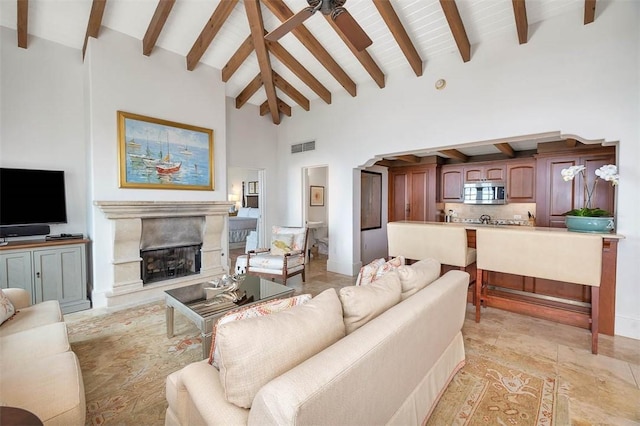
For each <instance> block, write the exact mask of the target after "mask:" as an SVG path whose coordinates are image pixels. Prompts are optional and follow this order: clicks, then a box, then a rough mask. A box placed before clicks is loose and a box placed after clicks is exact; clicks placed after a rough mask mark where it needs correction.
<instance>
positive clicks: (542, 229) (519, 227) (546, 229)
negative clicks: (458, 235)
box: [397, 220, 625, 240]
mask: <svg viewBox="0 0 640 426" xmlns="http://www.w3.org/2000/svg"><path fill="white" fill-rule="evenodd" d="M397 222H401V223H429V224H432V225H442V226H462V227H464V228H465V229H478V228H487V227H490V228H503V229H507V230H509V229H511V230H513V229H516V230H520V231H531V232H569V231H568V230H567V228H550V227H546V226H526V225H498V224H493V225H491V224H489V225H485V224H482V223H469V222H428V221H420V220H399V221H397ZM593 235H600V236H602V238H611V239H616V240H622V239H624V238H625V237H624V235H620V234H593Z"/></svg>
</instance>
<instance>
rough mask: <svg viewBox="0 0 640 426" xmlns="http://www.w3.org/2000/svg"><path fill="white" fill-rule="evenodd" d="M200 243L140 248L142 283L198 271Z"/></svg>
mask: <svg viewBox="0 0 640 426" xmlns="http://www.w3.org/2000/svg"><path fill="white" fill-rule="evenodd" d="M201 247H202V244H197V245H190V246H183V247H169V248H161V249H154V250H141V251H140V255H141V257H142V265H141V269H142V270H141V271H140V275H141V276H142V283H143V284H149V283H153V282H156V281H162V280H168V279H172V278H178V277H184V276H187V275H192V274H197V273H199V272H200V262H201V259H200V248H201Z"/></svg>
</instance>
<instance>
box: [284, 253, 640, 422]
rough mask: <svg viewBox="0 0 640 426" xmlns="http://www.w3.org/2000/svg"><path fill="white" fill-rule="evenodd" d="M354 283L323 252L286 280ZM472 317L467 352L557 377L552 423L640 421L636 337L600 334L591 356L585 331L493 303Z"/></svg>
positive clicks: (319, 285)
mask: <svg viewBox="0 0 640 426" xmlns="http://www.w3.org/2000/svg"><path fill="white" fill-rule="evenodd" d="M354 282H355V278H354V277H347V276H344V275H340V274H335V273H331V272H327V271H326V257H325V256H317V257H316V258H314V259H312V260H311V262H310V263H309V267H308V268H307V276H306V282H305V283H302V280H301V277H299V276H298V277H294V279H293V280H292V281H291V282H289V283H288V285H290V286H292V287H294V288H295V289H296V293H303V292H304V293H307V292H308V293H311V294H314V295H315V294H317V293H319V292H321V291H323V290H325V289H326V288H329V287H334V288H340V287H343V286H347V285H352V284H353V283H354ZM474 318H475V309H474V308H473V306H471V305H469V306H468V310H467V318H466V321H465V323H464V326H463V329H462V333H463V336H464V338H465V349H466V351H467V353H473V354H477V355H482V356H486V357H489V358H493V359H496V360H498V361H500V362H504V363H509V364H511V365H514V366H518V365H520V366H522V367H523V368H525V369H530V370H531V369H534V370H537V371H539V372H541V373H546V374H548V375H550V376H553V377H557V378H558V383H559V395H560V397H559V404H566V405H567V406H568V407H565V408H566V410H564V411H565V412H566V413H568V416H569V418H558V419H557V420H556V424H558V425H564V424H571V425H595V424H597V425H640V340H635V339H629V338H625V337H620V336H614V337H612V336H606V335H603V334H601V335H600V337H599V354H598V355H593V354H591V333H590V332H589V331H588V330H584V329H581V328H577V327H572V326H568V325H564V324H557V323H554V322H551V321H546V320H542V319H537V318H532V317H528V316H524V315H519V314H514V313H511V312H507V311H502V310H498V309H493V308H487V309H484V310H483V313H482V319H481V321H480V323H476V322H475V320H474ZM558 411H561V410H558Z"/></svg>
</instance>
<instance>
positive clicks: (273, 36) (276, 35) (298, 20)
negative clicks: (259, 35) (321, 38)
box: [264, 7, 316, 41]
mask: <svg viewBox="0 0 640 426" xmlns="http://www.w3.org/2000/svg"><path fill="white" fill-rule="evenodd" d="M315 12H316V11H315V9H314V8H312V7H305V8H304V9H302V10H301V11H300V12H298V13H296V14H295V15H293V16H292V17H291V18H289V19H287V20H286V21H284V22H283V23H282V24H280V26H279V27H278V28H276V29H275V30H273V31H271V32H270V33H269V34H267V35H266V36H264V39H265V40H269V41H277V40H279V39H280V38H281V37H283V36H284V35H285V34H287V33H288V32H289V31H291V30H292V29H294V28H295V27H297V26H298V25H300V24H302V23H303V22H304V21H306V20H307V19H309V18H311V16H313V14H314V13H315Z"/></svg>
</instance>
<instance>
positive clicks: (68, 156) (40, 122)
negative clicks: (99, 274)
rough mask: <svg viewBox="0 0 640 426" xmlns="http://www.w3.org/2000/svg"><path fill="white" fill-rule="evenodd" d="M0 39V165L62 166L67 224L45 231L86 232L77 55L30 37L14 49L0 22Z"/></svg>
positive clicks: (12, 38)
mask: <svg viewBox="0 0 640 426" xmlns="http://www.w3.org/2000/svg"><path fill="white" fill-rule="evenodd" d="M0 43H1V45H0V77H1V78H0V166H2V167H15V168H27V169H50V170H51V169H52V170H64V172H65V185H66V201H67V220H68V223H66V224H60V225H51V233H52V234H60V233H63V232H64V233H84V234H86V233H87V210H86V205H87V202H86V200H87V193H86V174H87V166H86V162H85V156H86V145H85V134H84V120H83V111H84V109H83V90H82V85H81V84H79V83H81V81H82V55H81V53H80V52H79V51H78V50H75V49H71V48H68V47H65V46H62V45H60V44H57V43H52V42H49V41H47V40H43V39H40V38H38V37H33V36H30V37H29V48H28V49H22V48H19V47H18V43H17V35H16V32H15V31H14V30H11V29H8V28H5V27H0ZM43 208H46V206H43ZM37 238H40V239H41V238H42V237H41V236H40V237H37Z"/></svg>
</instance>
